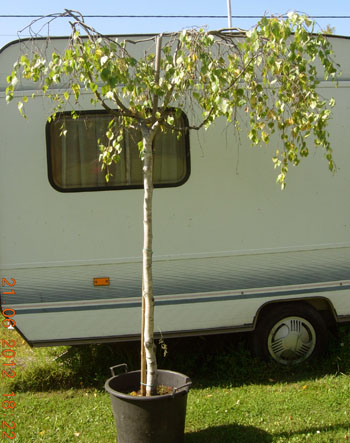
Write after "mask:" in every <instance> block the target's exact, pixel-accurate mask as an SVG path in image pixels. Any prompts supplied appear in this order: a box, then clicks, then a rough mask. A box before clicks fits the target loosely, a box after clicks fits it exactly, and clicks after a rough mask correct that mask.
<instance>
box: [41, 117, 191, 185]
mask: <svg viewBox="0 0 350 443" xmlns="http://www.w3.org/2000/svg"><path fill="white" fill-rule="evenodd" d="M110 119H111V116H110V114H108V113H106V112H103V111H100V112H89V111H86V112H81V113H80V114H79V118H78V119H73V117H72V116H71V114H70V113H60V114H57V116H56V119H55V120H54V121H51V122H49V123H47V126H46V135H47V152H48V171H49V180H50V183H51V184H52V186H53V187H54V188H55V189H57V190H58V191H61V192H74V191H97V190H107V189H128V188H129V189H135V188H142V187H143V180H142V163H141V161H140V155H139V150H138V146H137V142H138V141H139V140H140V138H141V135H140V132H139V131H137V130H127V131H126V130H125V134H124V142H123V143H124V146H123V151H122V153H121V158H120V161H119V162H118V163H117V164H113V165H111V167H110V170H109V172H110V173H111V175H112V176H111V177H110V179H109V182H108V183H107V182H106V179H105V175H106V171H105V170H101V163H100V162H99V154H100V151H99V147H98V143H97V140H98V139H101V140H103V139H104V138H105V132H106V128H107V125H108V123H109V121H110ZM178 123H179V127H181V126H182V127H186V125H187V124H188V122H187V118H186V116H185V114H182V116H181V117H180V118H179V122H178ZM62 125H63V127H64V129H65V130H67V132H66V135H65V136H64V135H60V133H61V131H62V129H61V128H62ZM153 149H154V186H155V187H168V186H179V185H181V184H183V183H184V182H185V181H186V180H187V179H188V177H189V174H190V156H189V137H188V135H187V134H183V135H182V136H181V137H180V138H178V137H177V134H175V133H171V132H167V133H159V134H157V135H156V137H155V140H154V142H153Z"/></svg>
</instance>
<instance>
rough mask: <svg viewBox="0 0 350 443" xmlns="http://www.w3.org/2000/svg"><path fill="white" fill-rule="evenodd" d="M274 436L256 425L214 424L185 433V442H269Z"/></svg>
mask: <svg viewBox="0 0 350 443" xmlns="http://www.w3.org/2000/svg"><path fill="white" fill-rule="evenodd" d="M271 441H272V436H271V435H270V434H268V433H267V432H265V431H263V430H261V429H259V428H255V427H254V426H241V425H234V424H233V425H224V426H214V427H211V428H208V429H203V430H201V431H197V432H191V433H187V434H185V443H204V442H205V443H217V442H225V443H230V442H239V443H244V442H249V443H254V442H257V443H268V442H271Z"/></svg>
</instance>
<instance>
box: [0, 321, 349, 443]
mask: <svg viewBox="0 0 350 443" xmlns="http://www.w3.org/2000/svg"><path fill="white" fill-rule="evenodd" d="M0 338H5V339H8V340H9V339H15V348H14V349H15V351H16V356H15V361H16V364H17V367H16V376H15V378H13V379H9V378H7V377H6V378H3V379H1V381H0V387H1V392H2V393H4V394H6V393H11V392H14V393H15V397H14V399H15V402H16V405H15V408H14V409H12V410H7V411H5V410H4V409H2V410H1V411H3V412H2V416H3V419H5V420H6V421H7V423H10V422H11V420H12V421H13V422H14V423H15V424H16V428H15V431H16V440H15V441H17V442H63V441H64V442H84V443H85V442H86V443H90V442H91V443H95V442H101V443H104V442H106V443H109V442H115V436H116V433H115V427H114V421H113V415H112V410H111V404H110V399H109V396H108V394H107V393H106V392H105V391H104V382H105V380H106V379H107V378H109V377H110V372H109V366H112V365H114V364H117V363H122V362H127V363H128V365H129V369H131V370H132V369H138V366H139V363H138V348H139V345H138V344H135V343H132V344H119V345H110V344H109V345H91V346H79V347H73V348H68V347H55V348H39V349H31V348H30V347H29V346H28V345H26V344H25V343H24V342H23V340H22V338H20V337H19V336H18V335H17V333H16V332H15V331H13V330H6V329H4V328H2V329H1V335H0ZM166 344H167V348H168V349H167V350H168V354H167V356H166V357H164V356H163V355H162V354H161V352H159V356H158V360H159V366H160V367H162V368H167V369H173V370H177V371H179V372H183V373H185V374H187V375H189V376H190V377H191V378H192V380H193V387H192V389H191V390H190V393H189V396H188V406H187V418H186V439H185V442H186V443H192V442H243V443H244V442H248V443H250V442H305V441H312V442H342V441H344V440H346V439H350V326H342V327H341V328H339V337H338V338H337V339H333V340H331V346H330V352H329V353H328V355H327V356H326V357H324V358H323V359H320V360H318V361H314V362H311V363H309V364H307V365H305V366H304V367H302V368H281V367H279V366H277V365H276V364H274V363H265V362H262V361H259V360H256V359H254V358H253V357H252V356H251V355H250V353H249V351H248V350H247V337H246V336H243V337H242V336H236V335H234V336H232V335H231V336H229V335H227V336H216V337H214V336H213V337H207V338H191V339H172V340H167V341H166ZM11 360H12V359H5V358H4V357H1V362H2V363H5V362H8V361H11ZM2 399H6V397H2ZM10 414H13V415H10ZM5 441H6V440H5ZM7 441H8V440H7Z"/></svg>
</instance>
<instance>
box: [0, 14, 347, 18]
mask: <svg viewBox="0 0 350 443" xmlns="http://www.w3.org/2000/svg"><path fill="white" fill-rule="evenodd" d="M55 16H57V17H58V18H60V16H59V15H58V14H52V15H50V14H49V15H26V14H9V15H3V14H0V18H45V17H55ZM231 17H232V18H236V19H251V18H252V19H259V18H262V17H263V16H262V15H232V16H231ZM267 17H275V16H267ZM281 17H286V16H284V15H283V16H281ZM309 17H310V18H312V19H330V18H331V19H350V15H310V16H309ZM84 18H214V19H227V15H132V14H118V15H89V14H88V15H84Z"/></svg>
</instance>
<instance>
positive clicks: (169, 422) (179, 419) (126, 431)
mask: <svg viewBox="0 0 350 443" xmlns="http://www.w3.org/2000/svg"><path fill="white" fill-rule="evenodd" d="M118 366H119V367H120V366H124V367H125V370H126V371H127V366H126V365H118ZM118 366H113V367H112V368H111V371H112V374H113V377H111V378H110V379H108V380H107V381H106V383H105V389H106V391H107V392H108V393H109V394H110V397H111V401H112V408H113V414H114V420H115V424H116V428H117V442H118V443H181V442H183V441H184V430H185V417H186V404H187V394H188V391H189V389H190V386H191V384H192V383H191V380H190V379H189V378H188V377H187V376H186V375H183V374H180V373H178V372H172V371H166V370H161V369H158V384H159V385H164V386H171V387H172V388H174V389H173V393H172V394H165V395H154V396H152V397H137V396H132V395H129V394H130V392H133V391H138V390H139V387H140V371H132V372H125V373H124V374H119V375H115V374H114V369H115V368H117V367H118Z"/></svg>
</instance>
